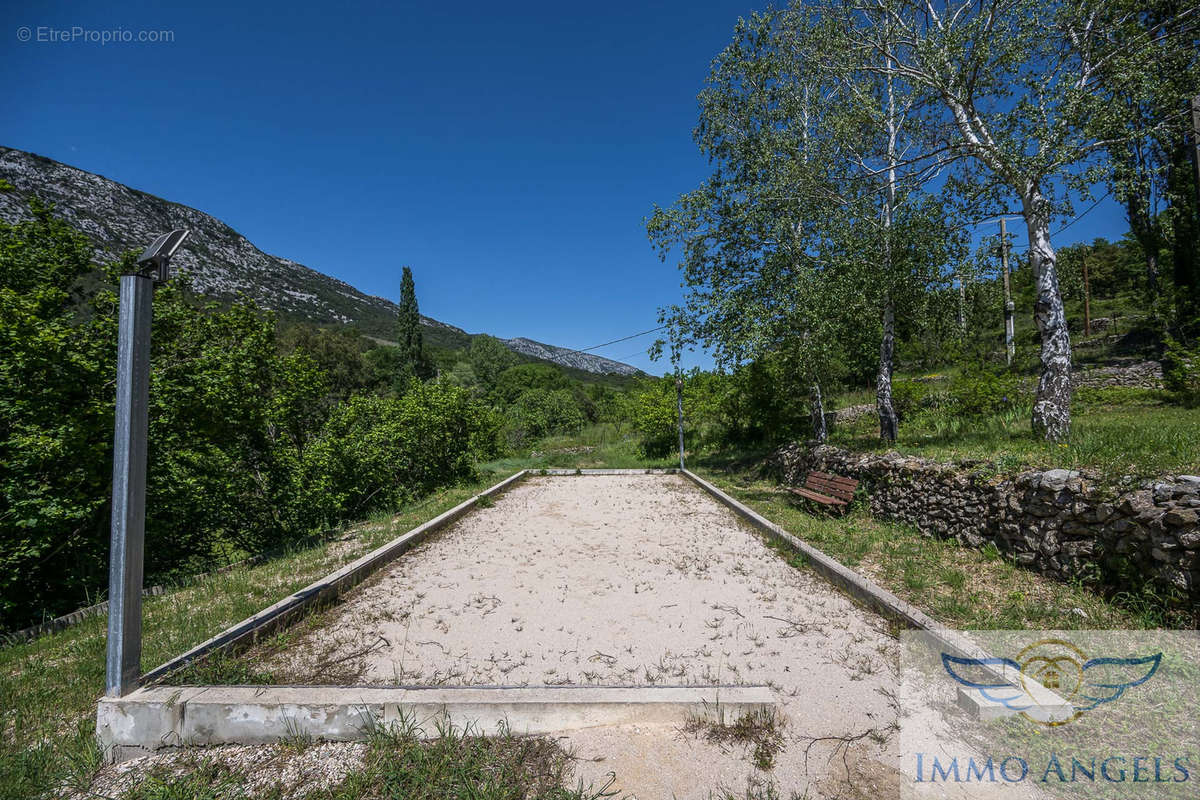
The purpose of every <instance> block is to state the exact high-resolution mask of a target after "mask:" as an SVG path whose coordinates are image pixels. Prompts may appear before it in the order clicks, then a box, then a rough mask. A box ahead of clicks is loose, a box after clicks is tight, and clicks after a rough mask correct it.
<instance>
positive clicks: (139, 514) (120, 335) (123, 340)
mask: <svg viewBox="0 0 1200 800" xmlns="http://www.w3.org/2000/svg"><path fill="white" fill-rule="evenodd" d="M187 235H188V231H185V230H177V231H172V232H171V233H167V234H164V235H162V236H160V237H158V239H156V240H155V241H154V243H153V244H151V245H150V246H149V247H147V248H146V250H145V252H143V253H142V255H141V257H140V258H138V261H137V271H136V272H133V273H130V274H128V275H122V276H121V307H120V314H119V318H118V323H117V406H116V424H115V427H114V433H113V481H112V487H113V488H112V548H111V550H110V552H109V560H108V652H107V659H106V662H105V680H104V685H105V693H106V694H107V695H108V696H109V697H122V696H124V695H127V694H129V693H130V692H132V691H133V690H134V689H136V688H137V684H138V678H139V677H141V674H142V567H143V564H144V552H145V534H146V438H147V430H148V428H149V410H150V320H151V316H152V306H153V303H154V284H155V282H156V281H162V280H166V278H167V268H168V263H169V261H170V259H171V255H172V254H173V253H174V252H175V251H176V250H177V249H178V248H179V245H180V244H182V243H183V240H184V239H186V238H187Z"/></svg>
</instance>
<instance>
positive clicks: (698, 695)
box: [96, 686, 775, 758]
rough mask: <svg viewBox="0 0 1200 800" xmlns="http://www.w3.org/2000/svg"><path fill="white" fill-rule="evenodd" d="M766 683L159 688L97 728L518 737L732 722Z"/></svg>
mask: <svg viewBox="0 0 1200 800" xmlns="http://www.w3.org/2000/svg"><path fill="white" fill-rule="evenodd" d="M774 707H775V697H774V695H773V693H772V692H771V690H770V689H768V688H767V687H765V686H676V687H664V686H647V687H600V686H533V687H474V686H472V687H452V688H443V687H439V688H418V689H413V688H401V687H379V686H345V687H343V686H336V687H335V686H271V687H259V686H212V687H170V686H157V687H148V688H143V689H139V690H137V691H136V692H133V693H132V694H129V695H127V696H125V697H121V698H105V699H103V700H101V701H100V705H99V708H98V710H97V716H96V730H97V734H98V736H99V738H100V742H101V745H102V747H103V748H104V749H105V751H106V752H109V753H113V754H115V755H116V757H118V758H119V757H120V756H121V755H122V754H124V753H128V752H130V748H135V749H138V750H154V749H158V748H160V747H169V746H180V745H216V744H230V743H238V744H266V743H270V742H276V741H280V740H282V739H287V738H289V737H293V736H312V737H314V738H320V739H325V740H330V741H352V740H355V739H361V738H363V737H364V736H365V735H366V733H367V732H368V731H369V730H370V729H371V727H372V726H374V725H377V724H379V723H383V724H391V723H394V722H398V721H400V720H401V719H402V718H408V719H413V720H415V721H416V722H417V723H418V724H419V725H420V726H421V727H423V728H424V729H425V730H427V731H428V732H430V733H431V734H432V733H435V732H436V725H435V724H434V723H435V722H436V721H439V720H444V721H446V722H449V723H451V724H453V725H454V726H456V727H459V728H465V727H467V726H471V727H473V728H474V729H475V730H479V731H484V732H489V731H495V730H496V727H497V726H498V725H499V724H501V723H505V724H507V725H508V727H509V729H510V730H512V731H513V732H515V733H519V734H542V733H550V732H562V731H572V730H580V729H584V728H592V727H598V726H611V725H628V724H633V723H637V724H667V725H682V724H684V723H686V722H687V721H688V720H689V719H692V718H697V717H699V718H705V719H712V720H714V721H717V720H720V719H724V720H727V721H732V720H736V719H738V718H739V717H741V716H742V715H744V714H747V713H751V712H763V711H769V710H771V709H774Z"/></svg>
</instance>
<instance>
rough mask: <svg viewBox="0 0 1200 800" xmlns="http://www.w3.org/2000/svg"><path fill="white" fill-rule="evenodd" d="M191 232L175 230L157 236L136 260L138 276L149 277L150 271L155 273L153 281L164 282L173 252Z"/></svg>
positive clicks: (180, 229) (183, 229)
mask: <svg viewBox="0 0 1200 800" xmlns="http://www.w3.org/2000/svg"><path fill="white" fill-rule="evenodd" d="M190 233H191V231H189V230H187V229H185V228H176V229H175V230H173V231H171V232H170V233H164V234H163V235H162V236H159V237H158V238H157V239H155V240H154V241H153V242H151V243H150V246H149V247H147V248H146V249H145V250H143V251H142V254H141V255H140V256H138V260H137V272H138V274H140V275H146V276H148V277H149V276H150V273H151V271H156V272H157V275H154V276H153V277H154V279H155V280H156V281H158V282H159V283H162V282H163V281H165V280H166V279H167V278H168V277H169V275H168V271H167V269H168V265H169V263H170V261H171V256H173V255H175V251H176V250H178V249H179V245H181V244H183V240H184V239H186V238H187V237H188V234H190Z"/></svg>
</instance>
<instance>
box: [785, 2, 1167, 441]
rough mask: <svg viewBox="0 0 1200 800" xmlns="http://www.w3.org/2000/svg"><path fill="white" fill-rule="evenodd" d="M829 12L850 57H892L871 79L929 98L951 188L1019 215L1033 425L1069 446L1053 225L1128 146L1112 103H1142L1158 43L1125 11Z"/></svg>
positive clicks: (1066, 340)
mask: <svg viewBox="0 0 1200 800" xmlns="http://www.w3.org/2000/svg"><path fill="white" fill-rule="evenodd" d="M821 10H822V13H823V14H825V15H826V16H828V17H830V18H831V19H834V20H836V26H837V28H838V29H839V31H840V32H841V41H842V43H843V49H844V50H845V51H846V52H848V53H851V54H872V55H871V56H870V57H863V56H856V57H858V58H864V60H869V59H870V58H873V57H876V56H878V57H881V58H882V63H876V64H874V65H868V66H867V67H866V68H867V69H870V70H874V71H876V72H877V73H878V74H880V75H883V76H889V75H892V76H899V77H901V78H902V79H903V80H904V82H905V83H906V84H907V85H908V86H911V87H912V88H913V89H914V91H916V92H917V93H918V96H920V97H921V101H922V102H921V105H922V107H923V108H924V109H925V110H926V112H927V113H926V114H924V115H922V116H921V117H920V122H922V123H923V128H924V130H925V131H926V136H927V137H928V138H929V139H930V140H937V141H942V142H944V145H943V148H942V150H941V153H942V156H941V157H940V159H939V161H940V162H941V166H942V167H945V168H951V167H953V169H954V170H955V173H954V175H953V176H952V179H951V181H950V185H951V186H953V187H956V188H959V189H960V190H961V196H962V197H964V198H970V199H971V200H972V203H971V204H972V205H973V206H976V207H987V206H990V207H991V209H992V210H999V211H1003V210H1005V204H1006V202H1007V201H1009V200H1014V199H1015V200H1016V201H1017V203H1018V204H1019V206H1020V212H1021V215H1022V217H1023V218H1024V221H1025V226H1026V230H1027V233H1028V238H1029V258H1030V263H1031V265H1032V268H1033V274H1034V280H1035V285H1036V300H1035V304H1034V320H1035V322H1036V324H1037V328H1038V331H1039V334H1040V337H1041V352H1040V360H1041V377H1040V379H1039V382H1038V388H1037V396H1036V399H1035V402H1034V405H1033V414H1032V424H1033V429H1034V431H1035V432H1037V433H1038V434H1040V435H1042V436H1044V437H1046V438H1047V439H1061V438H1063V437H1065V436H1066V435H1067V434H1068V432H1069V430H1070V421H1071V414H1070V398H1071V381H1070V372H1071V343H1070V336H1069V335H1068V332H1067V322H1066V317H1065V314H1064V311H1063V300H1062V294H1061V291H1060V287H1059V275H1058V266H1057V259H1056V254H1055V250H1054V246H1053V244H1052V242H1051V238H1052V237H1051V233H1050V226H1051V222H1052V221H1053V219H1054V218H1055V217H1058V216H1063V215H1065V214H1067V213H1069V211H1070V209H1071V206H1070V202H1069V200H1070V197H1071V196H1072V193H1074V194H1083V195H1086V194H1087V193H1088V192H1089V191H1090V186H1091V183H1092V182H1093V180H1094V179H1095V178H1096V177H1097V175H1096V173H1095V171H1094V170H1093V169H1091V168H1092V167H1094V166H1095V165H1096V163H1097V160H1098V156H1099V154H1100V153H1102V152H1103V151H1104V150H1105V148H1109V147H1111V146H1113V145H1114V144H1116V143H1117V142H1116V141H1114V140H1108V139H1105V138H1102V136H1101V135H1100V133H1099V131H1101V130H1112V129H1113V127H1114V126H1113V125H1112V124H1111V120H1112V119H1113V118H1119V117H1120V116H1121V115H1123V114H1125V113H1126V110H1125V106H1124V105H1123V104H1122V103H1120V102H1113V92H1114V90H1115V89H1116V87H1118V86H1120V87H1121V88H1122V89H1124V90H1128V91H1131V92H1134V93H1135V94H1136V93H1137V87H1138V85H1139V80H1138V79H1137V78H1136V76H1137V75H1138V74H1139V73H1141V72H1142V71H1144V70H1148V69H1149V68H1150V65H1151V62H1152V61H1153V59H1154V58H1155V57H1156V56H1155V52H1154V48H1150V47H1146V46H1145V45H1146V37H1145V31H1144V30H1141V29H1139V28H1138V26H1136V25H1130V24H1128V20H1129V15H1128V14H1127V13H1126V11H1127V9H1126V8H1125V7H1124V6H1123V5H1122V3H1121V2H1119V1H1118V0H1100V2H1094V3H1086V4H1075V3H1066V2H1052V3H1045V2H1042V1H1041V0H1000V2H996V3H989V4H978V3H975V2H971V0H955V1H954V2H951V3H945V4H930V3H925V2H920V0H881V2H880V3H877V4H876V5H874V6H873V7H872V9H871V10H870V11H869V12H864V11H863V10H862V9H861V8H860V6H859V5H858V4H855V3H852V2H849V0H825V2H823V3H822V5H821ZM797 13H799V10H798V11H797ZM914 121H915V120H914ZM1142 135H1144V131H1143V130H1140V129H1138V130H1133V131H1127V132H1126V133H1123V134H1121V136H1122V137H1125V138H1128V139H1130V140H1132V139H1133V138H1136V137H1140V136H1142ZM981 203H982V205H981Z"/></svg>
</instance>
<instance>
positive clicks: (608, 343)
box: [575, 325, 668, 353]
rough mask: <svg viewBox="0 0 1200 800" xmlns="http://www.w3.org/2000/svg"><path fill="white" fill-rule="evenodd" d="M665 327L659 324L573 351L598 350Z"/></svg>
mask: <svg viewBox="0 0 1200 800" xmlns="http://www.w3.org/2000/svg"><path fill="white" fill-rule="evenodd" d="M667 327H668V326H666V325H659V326H658V327H657V328H651V329H650V330H648V331H642V332H641V333H633V334H630V335H629V336H622V337H621V338H620V339H613V340H612V341H611V342H605V343H604V344H594V345H592V346H591V347H581V348H579V349H577V350H576V351H575V352H577V353H586V352H587V351H589V350H599V349H600V348H601V347H608V346H609V345H610V344H616V343H617V342H627V341H629V340H630V339H636V338H637V337H639V336H645V335H646V334H648V333H656V332H658V331H661V330H665V329H666V328H667Z"/></svg>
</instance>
